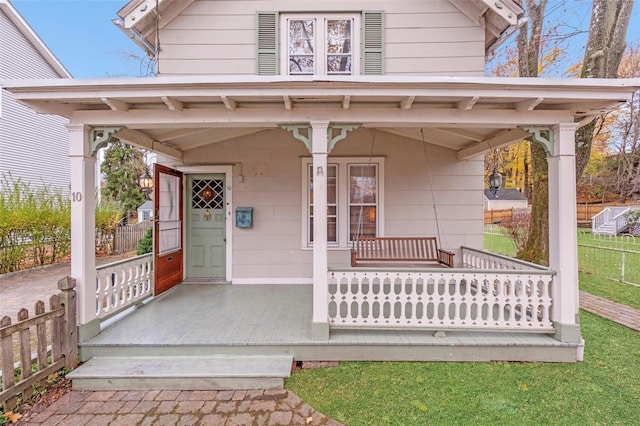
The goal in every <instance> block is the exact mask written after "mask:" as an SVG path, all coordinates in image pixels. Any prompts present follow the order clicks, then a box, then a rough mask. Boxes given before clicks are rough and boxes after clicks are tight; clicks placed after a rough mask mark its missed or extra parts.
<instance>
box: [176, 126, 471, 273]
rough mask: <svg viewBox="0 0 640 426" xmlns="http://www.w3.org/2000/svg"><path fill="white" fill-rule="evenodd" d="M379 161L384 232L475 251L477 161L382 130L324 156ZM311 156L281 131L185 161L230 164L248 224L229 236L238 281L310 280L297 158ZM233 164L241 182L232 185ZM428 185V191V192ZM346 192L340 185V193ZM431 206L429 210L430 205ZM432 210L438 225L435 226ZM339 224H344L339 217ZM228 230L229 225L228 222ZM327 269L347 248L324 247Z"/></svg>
mask: <svg viewBox="0 0 640 426" xmlns="http://www.w3.org/2000/svg"><path fill="white" fill-rule="evenodd" d="M374 139H375V143H374V147H373V156H383V157H385V174H384V176H385V180H384V182H382V183H381V184H382V185H381V186H384V195H385V206H384V215H382V214H381V217H384V218H385V224H384V225H385V235H387V236H396V237H412V236H438V226H437V225H439V228H440V241H439V247H441V248H445V249H450V250H454V251H456V250H459V247H460V246H461V245H467V246H471V247H476V248H482V231H483V203H482V185H483V161H482V159H478V160H467V161H462V162H458V160H457V156H456V153H455V152H454V151H452V150H448V149H444V148H438V147H429V148H428V149H427V158H428V160H427V158H425V151H424V148H423V145H422V142H421V141H416V140H411V139H406V138H403V137H400V136H395V135H391V134H389V133H386V132H383V131H376V132H375V136H374V132H373V131H371V130H369V129H359V130H355V131H353V132H350V133H349V135H348V136H347V138H346V139H345V140H343V141H341V142H339V143H338V144H337V145H336V146H335V148H334V149H333V151H332V152H331V154H330V156H329V160H328V161H329V162H330V163H331V158H332V157H334V156H335V157H361V158H362V161H363V162H366V161H367V160H366V158H367V157H368V156H369V154H370V153H371V144H372V143H373V140H374ZM309 156H310V154H309V152H308V151H307V150H306V148H305V147H304V145H303V144H302V143H300V142H299V141H297V140H295V139H294V138H293V136H291V134H290V133H289V132H286V131H284V130H280V129H278V130H267V131H262V132H259V133H257V134H255V135H249V136H244V137H240V138H235V139H233V140H229V141H226V142H219V143H215V144H211V145H209V146H205V147H202V148H198V149H194V150H191V151H188V152H186V153H185V158H184V161H185V163H195V162H200V163H207V162H212V163H234V164H236V167H234V170H233V176H234V177H233V181H232V182H231V185H232V188H233V194H234V195H233V201H234V206H232V207H233V208H236V207H238V206H251V207H254V226H253V228H251V229H239V228H235V227H234V231H233V276H234V278H239V279H259V278H310V277H311V276H312V267H313V263H312V262H313V251H312V250H311V249H310V248H308V247H306V246H305V244H304V243H303V237H302V235H303V234H302V229H303V226H304V219H303V207H302V194H301V192H302V190H303V184H302V167H301V162H302V158H305V157H309ZM240 164H242V173H243V176H244V181H243V182H240V181H239V180H238V175H239V174H240V168H239V167H240ZM431 182H432V183H433V188H435V194H434V195H433V196H432V194H431V188H432V186H431ZM344 189H345V188H343V190H344ZM434 197H435V202H436V209H435V210H434V203H433V200H434ZM436 211H437V216H438V220H437V221H436ZM341 220H344V218H342V219H341ZM234 225H235V222H234ZM329 265H330V266H332V267H344V266H347V265H349V250H348V248H346V247H344V248H341V249H333V248H331V249H330V250H329Z"/></svg>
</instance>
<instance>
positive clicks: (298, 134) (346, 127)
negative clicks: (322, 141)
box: [280, 124, 360, 152]
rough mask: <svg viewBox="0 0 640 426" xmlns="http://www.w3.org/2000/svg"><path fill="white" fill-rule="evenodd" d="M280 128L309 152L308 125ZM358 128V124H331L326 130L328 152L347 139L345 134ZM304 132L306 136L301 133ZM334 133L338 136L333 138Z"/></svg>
mask: <svg viewBox="0 0 640 426" xmlns="http://www.w3.org/2000/svg"><path fill="white" fill-rule="evenodd" d="M280 127H281V128H282V129H284V130H287V131H289V132H291V134H292V135H293V137H294V138H296V139H298V140H299V141H301V142H302V143H303V144H304V146H306V147H307V150H308V151H309V152H311V149H312V147H311V126H309V125H308V124H281V125H280ZM359 127H360V124H333V125H331V126H329V128H328V129H327V140H328V141H329V146H328V151H329V152H331V150H333V147H334V146H336V144H337V143H338V142H340V141H341V140H343V139H344V138H346V137H347V133H348V132H350V131H352V130H355V129H357V128H359ZM302 130H306V134H304V133H302ZM334 131H338V134H336V135H335V136H334Z"/></svg>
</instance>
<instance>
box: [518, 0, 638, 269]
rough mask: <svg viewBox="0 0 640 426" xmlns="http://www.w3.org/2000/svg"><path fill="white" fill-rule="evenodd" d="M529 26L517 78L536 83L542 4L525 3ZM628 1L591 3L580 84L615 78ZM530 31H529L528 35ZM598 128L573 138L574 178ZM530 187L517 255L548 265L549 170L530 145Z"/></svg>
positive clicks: (521, 47) (537, 147)
mask: <svg viewBox="0 0 640 426" xmlns="http://www.w3.org/2000/svg"><path fill="white" fill-rule="evenodd" d="M525 4H526V9H527V13H528V15H529V20H530V25H524V26H523V27H522V28H521V29H520V32H519V33H518V36H517V46H518V71H519V75H520V76H521V77H537V76H538V72H539V69H540V65H539V64H540V57H541V55H540V51H541V40H542V26H543V23H544V17H545V9H546V6H547V0H539V1H537V2H536V1H535V0H526V2H525ZM632 7H633V0H593V6H592V17H591V23H590V26H589V38H588V42H587V47H586V49H585V55H584V59H583V65H582V72H581V74H580V76H581V77H583V78H588V77H597V78H615V77H616V76H617V74H616V72H617V69H618V66H619V64H620V60H621V58H622V54H623V52H624V48H625V38H626V33H627V27H628V23H629V18H630V16H631V9H632ZM529 26H530V28H531V30H529ZM596 125H597V122H596V121H593V122H591V123H590V124H589V125H587V126H583V127H582V128H581V129H579V130H578V132H577V133H576V177H577V178H578V177H579V176H581V175H582V173H583V171H584V169H585V167H586V165H587V163H588V161H589V156H590V152H591V145H592V139H593V134H594V129H595V128H596ZM531 168H532V173H533V179H532V181H533V186H532V196H531V205H532V209H531V220H532V223H531V226H530V228H529V236H528V239H527V242H526V244H525V245H524V247H523V249H522V250H521V252H520V253H519V257H521V258H522V259H525V260H528V261H531V262H535V263H541V264H548V259H549V247H548V244H549V220H548V211H549V206H548V191H549V189H548V167H547V158H546V153H545V151H544V149H543V148H542V146H540V145H539V144H537V143H533V144H532V145H531Z"/></svg>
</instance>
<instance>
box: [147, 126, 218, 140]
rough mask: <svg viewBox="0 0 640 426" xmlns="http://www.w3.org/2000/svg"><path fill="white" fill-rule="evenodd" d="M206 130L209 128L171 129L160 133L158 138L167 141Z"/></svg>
mask: <svg viewBox="0 0 640 426" xmlns="http://www.w3.org/2000/svg"><path fill="white" fill-rule="evenodd" d="M205 131H207V129H203V128H196V129H178V130H171V131H169V132H165V133H162V134H160V135H158V136H157V138H158V141H159V142H167V141H170V140H173V139H177V138H181V137H183V136H189V135H193V134H197V133H202V132H205Z"/></svg>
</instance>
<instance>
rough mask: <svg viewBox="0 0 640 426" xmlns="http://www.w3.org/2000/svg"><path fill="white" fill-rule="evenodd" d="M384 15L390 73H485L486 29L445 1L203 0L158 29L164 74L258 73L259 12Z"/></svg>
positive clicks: (470, 74)
mask: <svg viewBox="0 0 640 426" xmlns="http://www.w3.org/2000/svg"><path fill="white" fill-rule="evenodd" d="M265 10H273V11H281V12H305V11H308V12H335V11H347V12H354V11H355V12H359V11H362V10H383V11H384V12H385V25H386V28H385V34H384V37H385V43H386V44H385V50H384V51H385V73H386V74H387V75H394V74H395V75H401V74H402V75H450V76H458V75H460V76H464V75H466V76H482V75H484V68H485V66H484V65H485V62H484V30H483V29H482V28H481V27H480V26H478V25H476V24H475V23H473V22H472V21H471V20H470V19H468V18H467V17H466V16H464V15H463V14H462V13H461V12H460V11H458V9H456V8H455V7H454V6H453V5H451V4H450V3H449V1H448V0H429V1H425V0H394V1H383V0H369V1H364V0H343V1H340V0H325V1H322V2H301V1H299V2H291V1H285V0H263V1H244V0H234V1H231V0H225V1H223V0H217V1H210V0H201V1H196V2H194V3H193V4H192V5H191V6H190V7H188V8H187V9H186V10H185V11H184V12H183V13H182V15H180V16H178V17H177V18H176V19H174V20H173V21H172V22H171V23H169V25H167V26H166V27H165V28H164V29H163V30H162V32H161V34H160V45H161V53H160V65H159V72H160V73H161V74H255V73H256V61H255V55H256V47H255V41H256V33H255V26H256V15H255V13H256V11H265Z"/></svg>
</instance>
